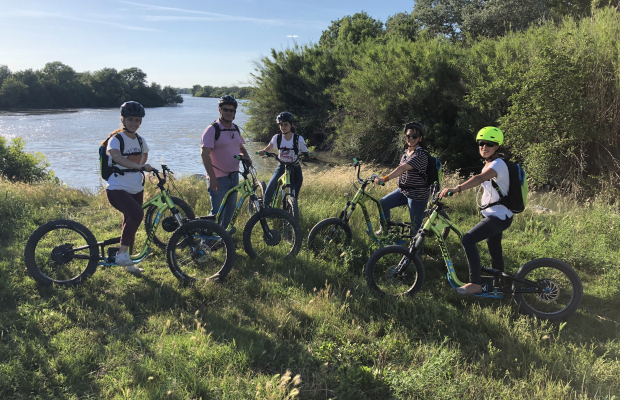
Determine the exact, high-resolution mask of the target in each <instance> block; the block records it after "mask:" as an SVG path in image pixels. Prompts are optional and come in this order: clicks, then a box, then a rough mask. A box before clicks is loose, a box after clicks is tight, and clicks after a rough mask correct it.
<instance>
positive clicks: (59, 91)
mask: <svg viewBox="0 0 620 400" xmlns="http://www.w3.org/2000/svg"><path fill="white" fill-rule="evenodd" d="M127 100H134V101H138V102H140V103H142V104H143V105H144V106H146V107H162V106H165V105H171V104H178V103H182V102H183V99H182V98H181V96H180V95H178V93H176V90H175V89H174V88H172V87H170V86H166V87H164V88H163V89H162V87H161V86H160V85H158V84H156V83H155V82H152V83H151V84H150V85H147V81H146V73H144V72H143V71H142V70H141V69H139V68H128V69H124V70H122V71H120V72H118V71H117V70H116V69H114V68H103V69H101V70H99V71H95V72H93V73H91V72H82V73H78V72H75V70H74V69H73V68H71V67H69V66H68V65H65V64H63V63H61V62H59V61H55V62H50V63H47V64H46V65H45V67H44V68H43V69H41V70H38V71H33V70H31V69H28V70H24V71H18V72H15V73H11V71H10V70H9V69H8V68H7V67H6V66H5V65H2V66H0V108H67V107H118V106H119V105H120V104H121V103H123V102H124V101H127Z"/></svg>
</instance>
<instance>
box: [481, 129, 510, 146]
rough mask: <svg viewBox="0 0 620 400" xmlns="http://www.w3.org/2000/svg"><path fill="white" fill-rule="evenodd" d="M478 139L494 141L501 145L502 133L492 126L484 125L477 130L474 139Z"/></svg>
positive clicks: (502, 140)
mask: <svg viewBox="0 0 620 400" xmlns="http://www.w3.org/2000/svg"><path fill="white" fill-rule="evenodd" d="M478 140H487V141H489V142H495V143H497V145H498V146H501V145H502V143H504V133H503V132H502V131H501V130H499V129H498V128H495V127H493V126H486V127H484V128H482V129H480V130H479V131H478V134H477V135H476V141H478Z"/></svg>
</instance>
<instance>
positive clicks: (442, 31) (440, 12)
mask: <svg viewBox="0 0 620 400" xmlns="http://www.w3.org/2000/svg"><path fill="white" fill-rule="evenodd" d="M470 2H471V0H417V1H416V2H415V6H414V7H413V12H412V16H413V18H414V19H415V20H416V21H417V22H418V23H419V24H420V25H421V27H422V29H423V30H426V31H427V32H428V33H429V34H430V35H431V36H437V35H443V36H446V37H449V38H450V39H452V41H456V40H458V39H460V37H461V24H462V23H463V16H462V12H463V8H464V7H465V6H466V5H468V4H469V3H470Z"/></svg>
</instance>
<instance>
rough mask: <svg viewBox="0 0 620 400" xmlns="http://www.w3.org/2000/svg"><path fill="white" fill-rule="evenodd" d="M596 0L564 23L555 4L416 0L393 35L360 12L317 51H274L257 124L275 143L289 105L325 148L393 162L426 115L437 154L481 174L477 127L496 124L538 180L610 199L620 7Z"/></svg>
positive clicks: (259, 73) (618, 146)
mask: <svg viewBox="0 0 620 400" xmlns="http://www.w3.org/2000/svg"><path fill="white" fill-rule="evenodd" d="M554 4H555V5H554ZM597 4H598V5H597ZM597 4H595V5H594V6H595V8H594V10H595V12H594V13H593V14H592V17H591V18H589V19H582V20H576V19H572V18H571V17H566V18H565V19H564V20H555V19H553V18H551V17H550V12H549V10H550V7H552V6H553V7H555V6H556V5H557V4H556V3H553V4H552V3H547V2H532V1H531V0H511V1H509V2H501V7H500V3H499V2H496V1H495V0H489V1H484V2H482V1H477V0H476V1H473V0H472V1H469V0H467V1H466V0H441V1H430V0H429V1H419V2H417V3H416V6H415V8H414V11H413V13H412V14H410V15H409V14H407V13H400V14H397V15H395V16H393V17H390V19H389V20H388V23H387V24H386V30H385V31H384V32H383V33H381V32H379V25H378V24H376V23H375V22H377V21H375V20H373V19H372V18H370V17H368V16H367V15H366V14H364V13H361V14H356V15H355V16H353V17H350V16H349V17H345V18H343V19H340V20H338V21H335V22H334V23H332V25H331V26H330V27H329V29H328V30H326V31H325V32H324V33H323V36H322V41H321V44H320V45H314V46H304V47H299V46H295V47H294V48H291V49H286V50H283V51H279V52H278V51H275V50H273V51H272V55H271V57H269V58H264V59H263V60H261V61H260V62H259V63H258V66H257V69H256V71H255V73H254V75H253V78H254V92H253V95H252V102H251V103H250V105H249V112H250V115H251V118H250V120H249V122H248V125H247V127H248V130H249V131H250V132H251V134H253V135H254V137H255V138H256V139H258V140H268V139H269V138H270V137H271V135H272V134H273V133H275V132H277V126H276V124H275V121H274V117H275V116H276V115H277V114H278V113H280V112H281V111H284V110H287V111H290V112H292V113H293V114H294V115H295V116H296V117H297V118H298V125H299V126H300V127H301V128H302V129H301V133H302V134H303V135H305V137H307V138H310V139H311V140H312V142H313V144H316V145H318V146H319V147H321V148H326V147H327V148H333V149H335V150H336V151H338V152H339V153H341V154H343V155H347V156H360V157H362V158H364V159H374V160H379V161H384V162H392V161H394V160H396V159H397V158H398V155H399V153H400V151H401V146H402V143H401V137H400V133H401V130H402V127H403V125H404V124H405V123H406V122H407V121H410V120H419V121H422V122H423V123H424V124H425V126H426V127H427V129H428V130H427V135H426V137H425V140H426V141H427V144H428V145H430V147H431V150H434V152H435V153H436V154H442V155H441V159H442V161H445V162H447V164H448V165H449V166H450V168H455V169H463V170H464V171H467V172H471V171H475V170H476V169H477V168H478V167H477V165H479V164H478V161H477V159H478V154H477V151H476V149H475V147H474V146H472V144H473V138H474V136H475V133H476V132H477V131H478V130H479V129H480V128H482V127H484V126H499V127H500V128H501V129H502V130H503V131H504V133H505V135H506V145H505V146H504V151H505V152H507V153H508V155H509V156H511V157H512V158H515V159H516V160H517V161H521V162H524V163H525V165H526V168H527V169H528V176H530V178H531V179H532V182H531V183H532V184H534V186H540V185H546V184H551V185H553V186H555V187H562V188H566V189H570V190H572V191H573V192H575V193H576V192H579V191H582V194H583V195H584V197H585V196H588V195H590V194H592V193H594V192H595V191H599V190H605V191H606V192H607V193H608V197H609V198H610V199H613V198H615V197H617V196H616V194H620V192H619V190H620V189H618V187H620V167H619V166H620V162H619V161H618V160H619V159H620V142H619V141H620V139H619V137H620V135H618V132H620V131H619V127H618V123H617V121H619V120H620V106H619V104H620V97H619V96H620V91H619V90H618V88H620V75H618V71H619V70H620V64H619V61H618V60H619V59H620V57H618V47H617V38H618V37H620V31H619V30H618V29H619V28H618V27H619V26H620V12H618V10H617V9H614V8H601V9H598V8H597V7H599V6H600V4H601V3H597ZM575 7H577V5H575ZM548 17H549V19H547V18H548ZM425 18H426V19H425ZM353 27H356V29H353ZM369 27H374V28H373V29H370V28H369ZM351 29H353V30H351ZM418 29H421V31H418ZM364 32H372V33H369V34H366V33H364ZM461 35H466V40H463V41H457V39H458V38H459V37H460V36H461ZM447 39H450V40H447Z"/></svg>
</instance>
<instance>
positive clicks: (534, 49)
mask: <svg viewBox="0 0 620 400" xmlns="http://www.w3.org/2000/svg"><path fill="white" fill-rule="evenodd" d="M619 27H620V14H619V13H618V12H616V11H614V10H611V9H606V10H602V11H599V12H597V13H596V14H595V15H594V17H593V19H591V20H581V21H579V22H577V21H574V20H572V19H567V20H566V21H565V22H564V23H563V24H562V25H560V26H558V27H556V26H552V25H546V26H544V27H541V28H538V29H535V30H530V31H528V32H526V33H524V34H521V35H513V36H508V37H505V38H503V39H501V40H499V41H494V42H480V43H477V44H475V45H474V46H473V47H472V50H471V52H472V57H471V61H470V64H469V65H467V67H466V68H464V71H465V77H466V80H467V81H468V82H470V87H471V93H470V95H469V96H468V97H467V98H466V102H467V103H468V104H469V106H470V107H472V108H476V109H478V110H480V111H481V112H488V113H489V114H490V115H491V116H492V117H493V118H496V119H497V121H498V122H499V124H500V128H501V129H502V130H504V132H505V133H506V144H507V147H508V148H509V149H510V150H511V152H512V153H513V154H514V155H515V156H517V158H520V159H521V160H523V161H524V162H525V164H526V168H527V170H528V176H530V177H531V178H532V179H533V181H534V183H536V184H545V183H552V184H554V185H557V186H564V187H569V188H573V189H577V188H578V187H581V188H585V189H588V188H589V189H590V191H591V190H593V189H594V188H595V187H599V188H602V187H604V186H607V185H608V184H610V185H611V186H615V185H617V184H616V183H617V182H618V176H619V175H618V174H619V173H620V169H618V166H617V163H616V161H615V160H617V159H618V154H620V142H619V139H618V124H617V119H616V118H617V117H616V116H618V115H619V113H620V107H619V106H618V104H620V91H619V88H620V76H619V75H618V74H617V71H618V70H619V68H620V64H619V62H618V48H617V45H616V42H615V41H614V40H613V39H611V38H613V37H616V38H617V37H618V35H620V28H619ZM474 56H475V57H474ZM612 190H613V189H612ZM587 192H588V191H586V193H587Z"/></svg>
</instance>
